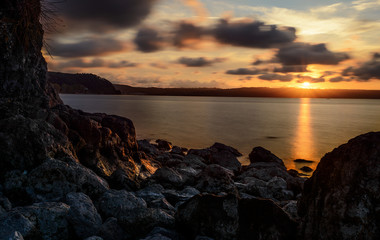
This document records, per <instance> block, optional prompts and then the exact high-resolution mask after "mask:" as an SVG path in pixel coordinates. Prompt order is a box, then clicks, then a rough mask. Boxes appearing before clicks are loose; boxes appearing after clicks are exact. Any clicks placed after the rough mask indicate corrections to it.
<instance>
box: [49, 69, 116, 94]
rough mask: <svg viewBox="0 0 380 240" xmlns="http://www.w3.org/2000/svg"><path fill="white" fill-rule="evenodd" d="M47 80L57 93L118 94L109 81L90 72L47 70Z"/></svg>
mask: <svg viewBox="0 0 380 240" xmlns="http://www.w3.org/2000/svg"><path fill="white" fill-rule="evenodd" d="M48 80H49V81H50V82H51V83H52V84H53V86H54V88H56V89H57V90H58V92H59V93H80V94H120V91H118V90H116V89H115V87H114V86H113V85H112V83H111V82H110V81H108V80H107V79H104V78H101V77H99V76H97V75H95V74H90V73H76V74H71V73H59V72H49V73H48Z"/></svg>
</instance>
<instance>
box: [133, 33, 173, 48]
mask: <svg viewBox="0 0 380 240" xmlns="http://www.w3.org/2000/svg"><path fill="white" fill-rule="evenodd" d="M134 43H135V44H136V46H137V49H138V50H139V51H142V52H146V53H148V52H155V51H158V50H161V49H162V48H163V47H164V46H165V45H166V41H165V39H164V38H163V37H162V36H160V33H159V32H158V31H157V30H155V29H153V28H142V29H140V30H139V31H138V32H137V35H136V38H135V39H134Z"/></svg>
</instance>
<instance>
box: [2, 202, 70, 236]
mask: <svg viewBox="0 0 380 240" xmlns="http://www.w3.org/2000/svg"><path fill="white" fill-rule="evenodd" d="M69 209H70V207H69V206H67V205H66V204H64V203H36V204H33V205H32V206H27V207H20V208H14V209H12V211H10V212H8V213H7V214H5V215H3V216H1V218H2V219H1V221H0V238H1V239H3V238H2V237H3V236H9V235H10V234H13V233H14V232H15V231H18V232H20V233H21V235H22V236H24V237H25V238H26V239H46V240H48V239H57V240H58V239H68V238H69V237H70V233H69V224H68V222H67V215H68V212H69Z"/></svg>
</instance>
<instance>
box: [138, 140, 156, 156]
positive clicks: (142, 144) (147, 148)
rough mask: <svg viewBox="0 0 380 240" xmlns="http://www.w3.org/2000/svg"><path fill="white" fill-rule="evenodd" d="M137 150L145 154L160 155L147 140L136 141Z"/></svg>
mask: <svg viewBox="0 0 380 240" xmlns="http://www.w3.org/2000/svg"><path fill="white" fill-rule="evenodd" d="M137 144H138V148H139V150H141V151H143V152H145V153H146V154H149V155H152V156H157V155H158V154H160V151H159V150H158V149H157V147H156V146H155V145H153V144H151V143H150V142H149V141H148V140H146V139H144V140H138V141H137Z"/></svg>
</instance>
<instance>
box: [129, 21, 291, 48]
mask: <svg viewBox="0 0 380 240" xmlns="http://www.w3.org/2000/svg"><path fill="white" fill-rule="evenodd" d="M140 31H141V30H140ZM140 31H139V33H138V34H137V37H136V39H137V38H138V37H139V35H142V34H141V32H140ZM143 33H144V34H143V35H142V36H140V37H143V39H146V38H145V36H147V39H146V40H145V41H143V42H148V43H150V41H148V40H149V39H153V40H155V41H154V42H160V43H163V42H165V44H167V45H173V46H175V47H178V48H182V47H194V42H196V41H202V40H203V39H209V40H210V39H212V40H213V41H216V42H219V43H223V44H230V45H234V46H241V47H251V48H272V47H278V46H280V45H282V44H285V43H290V42H293V41H294V39H295V38H296V35H295V28H292V27H277V26H276V25H265V24H264V23H263V22H260V21H254V20H251V21H248V22H247V21H245V22H242V21H240V22H230V21H229V20H226V19H222V20H220V21H219V23H218V24H217V25H215V26H208V27H201V26H198V25H196V24H194V23H189V22H179V23H177V24H175V27H174V28H173V30H172V31H169V32H164V31H159V30H154V29H153V28H150V31H147V32H143ZM159 33H161V34H162V35H164V36H165V39H164V38H162V37H161V36H160V34H159ZM135 43H136V44H137V45H138V46H139V44H141V41H136V40H135ZM148 46H150V47H151V48H144V47H142V48H140V47H139V50H141V51H144V50H145V49H148V50H149V51H145V52H153V51H157V50H160V49H161V48H160V47H157V45H156V44H148ZM160 46H162V45H160Z"/></svg>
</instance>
